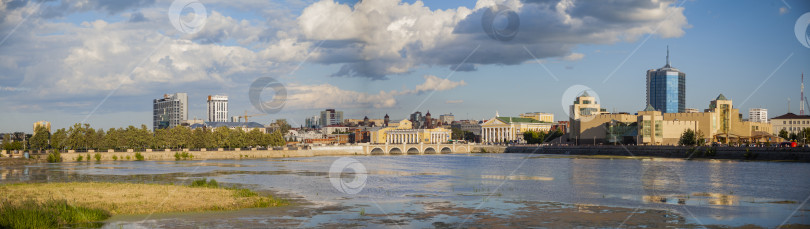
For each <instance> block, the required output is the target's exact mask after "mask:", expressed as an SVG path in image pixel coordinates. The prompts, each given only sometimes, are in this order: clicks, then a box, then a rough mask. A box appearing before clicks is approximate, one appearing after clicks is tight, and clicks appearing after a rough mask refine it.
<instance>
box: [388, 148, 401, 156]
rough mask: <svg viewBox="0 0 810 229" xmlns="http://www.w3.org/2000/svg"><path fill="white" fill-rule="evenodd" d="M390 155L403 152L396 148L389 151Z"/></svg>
mask: <svg viewBox="0 0 810 229" xmlns="http://www.w3.org/2000/svg"><path fill="white" fill-rule="evenodd" d="M388 154H402V150H401V149H399V148H397V147H394V148H391V150H389V151H388Z"/></svg>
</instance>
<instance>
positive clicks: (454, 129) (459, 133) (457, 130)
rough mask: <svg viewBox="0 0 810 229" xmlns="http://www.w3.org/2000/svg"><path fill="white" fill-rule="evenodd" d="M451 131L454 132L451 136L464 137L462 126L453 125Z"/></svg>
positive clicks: (455, 137)
mask: <svg viewBox="0 0 810 229" xmlns="http://www.w3.org/2000/svg"><path fill="white" fill-rule="evenodd" d="M450 131H451V132H452V133H451V134H450V138H452V139H454V140H461V139H463V138H464V131H463V130H461V128H458V127H452V128H450Z"/></svg>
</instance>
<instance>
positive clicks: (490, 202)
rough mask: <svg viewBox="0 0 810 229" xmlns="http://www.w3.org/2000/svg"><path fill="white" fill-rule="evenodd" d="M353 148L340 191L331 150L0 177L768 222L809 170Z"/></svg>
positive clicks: (806, 186)
mask: <svg viewBox="0 0 810 229" xmlns="http://www.w3.org/2000/svg"><path fill="white" fill-rule="evenodd" d="M354 158H355V159H357V160H358V161H360V162H361V163H363V164H364V165H365V167H366V168H367V171H368V174H369V175H368V179H367V184H366V186H365V188H364V189H363V191H362V192H360V193H358V194H357V195H348V194H345V193H341V192H339V191H337V190H335V189H334V187H333V186H332V185H331V184H330V182H329V176H328V171H329V165H330V164H331V163H332V162H333V161H334V160H336V159H337V157H313V158H284V159H267V160H208V161H163V162H148V161H147V162H134V161H117V162H101V163H95V162H93V163H90V162H70V163H61V164H38V165H27V166H8V167H3V168H0V183H16V182H57V181H115V182H138V183H174V184H183V183H185V182H188V180H189V179H191V178H198V177H207V178H215V179H217V180H218V181H220V182H221V183H225V184H239V185H246V186H250V187H254V188H256V189H264V190H273V191H276V192H279V193H282V194H289V195H291V196H299V197H302V198H304V199H306V200H309V201H311V202H313V203H314V206H317V207H327V206H332V205H340V206H343V207H341V208H340V209H346V210H339V211H329V215H326V216H318V215H310V214H302V215H301V220H304V221H305V222H304V226H311V227H318V226H323V225H328V224H329V223H334V222H336V221H340V220H347V219H356V218H358V217H359V213H358V212H359V211H360V209H363V210H364V211H366V213H367V214H372V213H374V214H386V213H388V214H401V215H407V214H416V213H420V214H421V213H424V212H428V213H436V211H437V210H436V209H444V208H446V206H455V207H463V208H476V207H478V206H480V207H481V209H486V212H489V213H487V214H493V215H495V216H498V215H509V214H511V213H509V212H512V211H515V210H516V209H519V208H523V207H525V206H522V205H519V204H518V205H516V204H513V203H512V202H515V201H517V202H520V201H542V202H550V203H556V202H560V203H570V204H574V206H579V205H581V206H618V207H626V208H630V209H631V210H632V209H634V208H636V207H640V208H651V209H671V210H673V211H676V212H679V213H681V215H683V216H687V217H685V218H686V220H691V221H690V222H692V223H695V222H702V223H706V224H725V225H732V226H740V225H743V224H749V223H750V224H757V225H762V226H768V227H772V226H776V225H779V224H780V223H781V222H782V221H783V220H785V218H787V216H788V215H790V214H791V213H792V211H793V210H794V209H796V208H797V207H799V204H800V203H801V202H802V201H803V200H804V199H805V198H806V197H807V195H808V194H810V183H809V182H806V181H807V180H810V165H808V164H803V163H770V162H732V161H722V160H693V161H687V160H678V159H649V158H645V159H629V160H612V159H593V158H566V157H545V158H544V157H538V158H527V155H520V154H489V155H472V156H471V155H411V156H372V157H354ZM524 160H526V161H524ZM521 164H522V166H518V165H521ZM785 174H790V175H789V176H786V175H785ZM435 203H444V204H435ZM588 209H591V208H588ZM808 209H810V207H808V206H803V208H802V209H800V210H799V211H797V216H796V217H792V218H790V219H789V220H788V221H789V223H804V224H810V222H808V221H810V218H808V217H807V214H808ZM686 210H688V211H689V212H690V213H686ZM345 211H349V212H345ZM338 212H341V213H338ZM692 215H694V216H695V217H696V218H692V217H691V216H692ZM430 217H431V218H429V219H424V220H427V221H428V222H425V223H426V224H424V226H426V227H431V226H433V225H432V224H431V222H430V220H434V221H435V220H437V219H443V220H450V221H452V220H459V221H461V220H463V219H464V218H466V217H465V215H463V214H460V215H457V216H433V215H432V216H430ZM442 217H444V218H442ZM475 217H479V218H480V217H483V216H480V215H477V216H475ZM260 218H261V217H260ZM310 218H312V219H310ZM402 219H403V218H399V219H398V220H402ZM696 219H697V220H696ZM191 220H193V219H191ZM236 221H239V220H236ZM406 221H407V220H406ZM191 225H194V224H193V223H191ZM361 225H365V224H361ZM407 225H409V226H413V227H419V225H422V224H418V223H413V224H407Z"/></svg>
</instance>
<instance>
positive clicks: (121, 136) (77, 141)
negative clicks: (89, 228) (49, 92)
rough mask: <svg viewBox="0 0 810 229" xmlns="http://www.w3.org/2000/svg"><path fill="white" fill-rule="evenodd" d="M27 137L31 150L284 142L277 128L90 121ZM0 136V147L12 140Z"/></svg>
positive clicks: (238, 144) (228, 146) (233, 145)
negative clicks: (102, 125) (100, 125)
mask: <svg viewBox="0 0 810 229" xmlns="http://www.w3.org/2000/svg"><path fill="white" fill-rule="evenodd" d="M34 132H35V134H34V136H33V137H31V139H30V140H29V145H30V147H31V149H36V150H43V149H60V150H87V149H96V150H107V149H147V148H151V149H170V148H172V149H177V148H244V147H263V146H283V145H285V144H287V142H286V141H285V140H284V136H283V135H282V134H281V133H282V132H281V131H275V132H273V133H269V134H267V133H263V131H261V130H259V129H255V128H254V129H252V130H250V131H244V130H242V129H241V128H236V129H230V128H228V127H225V126H221V127H217V128H214V129H213V131H212V130H211V129H207V128H197V129H193V130H192V129H190V128H188V127H183V126H177V127H174V128H170V129H158V130H156V131H154V132H153V131H150V130H149V129H147V128H146V125H141V128H136V127H134V126H129V127H127V128H118V129H115V128H110V129H109V130H107V131H106V132H105V131H104V129H98V130H96V129H94V128H92V127H90V124H79V123H77V124H75V125H73V126H72V127H70V128H69V129H65V128H62V129H58V130H56V131H54V133H53V134H51V133H49V132H48V130H47V129H46V128H45V127H38V128H37V129H36V130H35V131H34ZM7 139H9V138H8V137H6V138H3V146H4V148H7V147H6V146H11V145H13V144H14V143H10V142H7Z"/></svg>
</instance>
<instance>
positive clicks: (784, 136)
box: [779, 129, 789, 140]
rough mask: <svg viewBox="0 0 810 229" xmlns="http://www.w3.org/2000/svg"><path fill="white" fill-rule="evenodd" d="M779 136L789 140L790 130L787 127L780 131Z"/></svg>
mask: <svg viewBox="0 0 810 229" xmlns="http://www.w3.org/2000/svg"><path fill="white" fill-rule="evenodd" d="M779 137H780V138H782V139H785V140H788V137H789V136H788V132H787V130H785V129H782V130H780V131H779Z"/></svg>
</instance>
